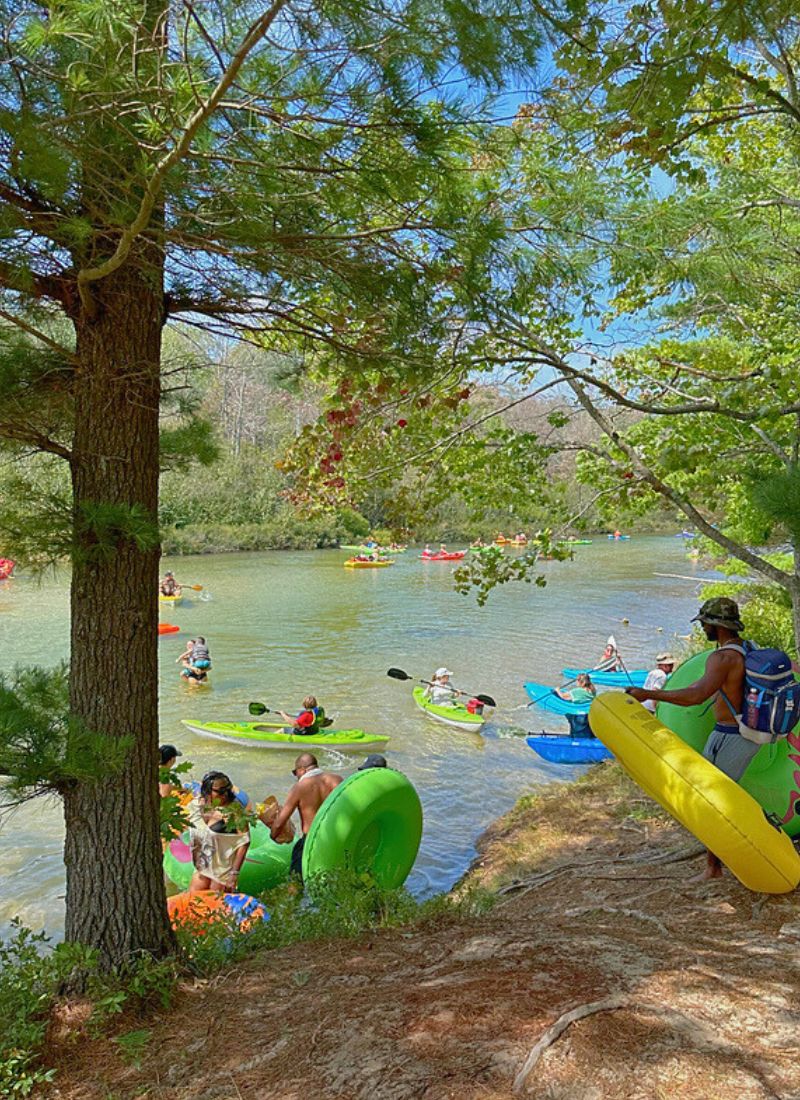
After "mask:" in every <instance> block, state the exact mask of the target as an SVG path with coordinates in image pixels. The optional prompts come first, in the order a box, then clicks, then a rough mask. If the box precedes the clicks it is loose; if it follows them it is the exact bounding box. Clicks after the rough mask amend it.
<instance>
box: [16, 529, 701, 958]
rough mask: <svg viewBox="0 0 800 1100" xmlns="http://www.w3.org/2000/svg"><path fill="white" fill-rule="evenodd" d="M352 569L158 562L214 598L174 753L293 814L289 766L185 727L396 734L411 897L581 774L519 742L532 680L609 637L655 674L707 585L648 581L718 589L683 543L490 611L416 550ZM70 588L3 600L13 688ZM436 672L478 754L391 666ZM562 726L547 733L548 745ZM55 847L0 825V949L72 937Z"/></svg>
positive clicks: (647, 546) (636, 550) (27, 818)
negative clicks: (37, 938) (26, 931)
mask: <svg viewBox="0 0 800 1100" xmlns="http://www.w3.org/2000/svg"><path fill="white" fill-rule="evenodd" d="M345 556H346V555H345V554H344V553H341V552H338V551H333V550H331V551H315V552H298V553H277V552H275V553H262V554H225V555H218V556H209V557H200V558H180V559H177V560H174V561H173V562H171V563H169V562H167V563H165V564H166V567H169V566H170V564H171V565H172V567H173V568H174V569H175V572H176V574H177V576H178V578H179V579H180V580H183V581H185V582H187V583H199V584H202V585H204V586H205V590H204V592H203V593H202V595H200V596H198V595H197V594H195V598H194V599H192V600H191V601H189V600H186V601H185V602H184V603H183V604H182V605H181V606H180V607H178V608H175V609H172V610H171V612H170V618H171V620H172V621H173V622H175V623H177V624H179V625H180V627H181V633H180V634H174V635H166V636H164V637H162V638H161V639H160V641H159V649H160V653H161V740H162V742H166V741H170V742H173V743H175V744H177V745H178V746H179V747H180V748H181V749H182V750H183V752H184V758H185V759H188V760H190V761H192V762H193V763H194V770H193V775H194V776H196V777H199V776H200V775H201V774H202V773H203V772H204V771H206V770H207V769H209V768H211V767H212V766H213V767H219V768H222V769H224V770H226V771H228V772H229V773H230V774H231V776H232V777H233V779H234V781H235V782H236V783H238V784H239V785H240V786H241V787H243V788H244V789H245V790H247V791H248V792H249V793H250V794H251V795H252V796H254V797H257V798H262V797H263V796H264V795H265V794H267V793H269V792H274V793H275V794H277V795H278V797H279V798H282V797H283V795H284V794H285V792H286V790H287V788H288V787H289V785H290V783H291V776H290V774H289V773H290V769H291V767H292V760H293V757H292V754H290V753H286V752H275V751H270V750H265V749H245V748H239V747H238V746H234V745H228V744H222V743H216V742H213V741H209V740H206V739H203V738H200V737H197V736H195V735H193V734H190V733H188V732H187V731H186V730H185V729H184V728H183V727H182V726H181V725H180V719H181V718H196V719H200V720H206V721H214V720H217V721H226V720H234V721H235V720H239V719H246V718H247V717H248V715H247V703H248V702H249V701H250V700H251V699H258V700H261V701H263V702H265V703H266V704H267V705H268V706H270V707H273V708H274V707H275V706H281V707H284V708H288V707H291V708H296V707H297V706H298V705H299V703H300V701H301V700H302V698H303V696H304V695H305V694H307V693H308V692H313V693H314V694H316V695H317V696H318V697H319V699H320V702H321V703H322V704H323V705H324V706H325V708H326V710H327V712H328V714H330V715H333V716H334V717H335V719H336V725H337V726H343V727H346V728H352V727H362V728H364V729H368V730H372V731H375V732H380V733H383V734H389V735H391V742H390V744H389V749H388V751H387V756H388V757H389V761H390V764H391V765H393V766H394V767H397V768H399V769H401V770H402V771H404V772H405V773H406V774H407V775H408V776H409V777H410V778H411V780H412V781H413V783H414V784H415V785H416V787H417V790H418V791H419V794H420V797H421V799H422V803H423V807H424V812H425V831H424V836H423V841H422V849H421V851H420V855H419V858H418V860H417V863H416V866H415V868H414V871H413V873H412V875H411V878H410V879H409V886H410V888H411V890H412V891H413V892H414V893H415V894H418V895H426V894H430V893H433V892H435V891H440V890H445V889H448V888H449V887H450V886H451V885H452V884H453V883H454V882H455V880H456V879H458V878H459V876H460V875H461V874H462V873H463V872H464V870H465V869H466V868H467V866H468V865H469V863H470V861H471V859H472V858H473V856H474V854H475V846H474V845H475V840H476V838H477V837H478V835H479V834H480V833H481V831H482V830H483V829H485V828H486V826H487V825H489V823H490V822H491V821H492V820H493V819H494V818H496V817H497V816H498V815H499V814H501V813H503V812H505V811H506V810H508V809H509V808H510V807H511V806H512V805H513V804H514V802H515V801H516V799H517V798H519V797H520V795H522V794H524V793H525V792H526V791H528V790H529V789H530V788H531V787H532V786H533V785H535V784H539V783H542V782H543V781H553V782H557V781H561V780H564V779H569V778H572V776H573V775H574V774H575V773H574V770H570V769H564V768H559V767H557V766H553V765H548V764H545V763H544V762H543V761H541V760H540V759H539V758H538V757H537V756H536V755H535V754H534V753H533V752H531V750H530V749H529V748H528V747H527V745H526V744H525V741H524V739H523V737H522V733H523V731H524V730H530V729H541V728H542V716H541V715H539V714H537V713H536V712H533V711H527V710H524V709H518V708H520V706H521V705H522V704H524V702H525V695H524V692H523V690H522V682H523V680H526V679H535V680H538V681H542V682H546V683H557V682H559V673H560V669H561V668H562V667H563V666H570V665H578V664H581V663H583V662H586V663H588V664H591V663H593V660H594V659H596V658H597V657H598V656H599V654H600V653H601V651H602V649H603V645H604V643H605V639H606V637H607V635H608V634H609V633H610V632H611V631H613V632H614V634H615V635H616V637H617V640H618V642H619V644H620V647H621V649H622V653H623V655H624V657H625V658H626V659H627V661H628V662H629V665H630V667H640V666H644V665H648V666H649V665H650V663H651V662H652V659H653V657H654V656H655V653H656V652H657V650H659V649H662V648H672V647H674V646H676V645H680V644H681V643H680V642H679V641H677V640H676V635H683V634H686V633H688V630H689V619H690V618H691V616H692V615H693V614H694V613H695V609H696V606H697V601H696V597H695V585H693V584H692V583H691V582H688V581H686V580H677V579H668V578H663V577H658V576H655V575H654V573H655V572H662V573H680V574H685V575H687V576H690V575H695V574H696V575H697V577H698V579H699V578H700V577H703V576H706V575H707V574H704V573H702V571H699V570H697V569H696V567H695V566H694V565H693V564H692V563H690V562H688V561H687V560H686V558H685V547H684V545H683V543H682V540H679V539H677V538H634V539H632V540H631V541H630V542H620V543H609V542H607V540H606V539H605V538H602V539H595V541H594V543H593V544H592V545H591V546H579V547H577V548H576V552H575V560H574V561H573V562H571V563H561V562H546V563H543V565H542V570H543V572H545V573H546V575H547V577H548V584H547V587H546V588H544V589H540V588H537V587H535V586H533V585H527V584H517V585H511V586H508V587H506V588H504V589H502V590H498V591H497V592H495V593H493V594H492V596H491V597H490V599H489V603H488V604H487V606H486V607H484V608H479V607H478V606H477V605H476V603H475V601H474V599H473V598H472V597H464V596H460V595H458V594H457V593H455V592H454V591H453V589H452V580H451V576H450V573H451V564H450V563H436V562H422V561H420V560H419V557H418V551H412V550H409V551H408V552H407V553H405V554H401V555H398V556H397V563H396V565H395V566H394V567H393V568H390V569H376V570H358V571H352V570H349V569H343V568H342V562H343V561H344V559H345ZM67 584H68V579H67V577H66V575H64V576H61V577H57V578H52V577H51V578H49V579H46V580H44V581H42V582H37V581H34V580H32V579H30V578H26V577H25V576H20V577H19V578H17V579H15V580H13V581H12V582H10V583H7V584H0V671H9V670H10V669H11V668H13V667H14V665H18V664H43V665H52V664H54V663H56V662H57V661H59V660H61V659H62V658H64V657H66V656H67V655H68V636H69V635H68V588H67ZM163 617H164V616H162V618H163ZM623 618H626V619H628V620H630V625H623V623H622V622H621V620H622V619H623ZM659 628H660V630H659ZM195 634H204V635H205V636H206V638H207V639H208V641H209V644H210V647H211V653H212V657H213V661H214V671H213V674H212V681H213V686H212V687H211V688H203V689H199V690H193V689H191V688H188V687H186V686H184V684H183V683H181V681H180V680H179V676H178V672H179V666H177V665H176V664H175V658H176V657H177V656H178V654H179V653H180V652H181V651H182V649H183V647H184V644H185V642H186V640H187V638H189V637H190V636H194V635H195ZM440 664H446V665H447V666H448V667H449V668H451V669H452V670H453V671H454V673H455V676H454V682H455V684H456V685H457V686H462V687H464V688H466V689H467V690H469V691H474V692H487V693H489V694H490V695H493V696H494V697H495V698H496V699H497V701H498V704H499V706H498V709H497V711H496V712H495V713H494V716H493V721H492V722H491V724H489V725H487V726H486V727H485V728H484V732H483V735H482V736H480V735H476V734H472V733H466V732H461V731H459V730H455V729H449V728H447V727H445V726H442V725H440V724H438V723H434V722H432V721H431V720H429V719H428V718H426V717H425V715H423V714H422V713H421V712H420V711H419V710H418V709H417V708H416V706H415V705H414V703H413V701H412V698H411V686H412V685H411V684H403V683H398V682H397V681H394V680H390V679H388V678H387V676H386V669H387V668H388V667H389V666H391V665H396V666H400V667H401V668H404V669H406V670H407V671H408V672H410V673H413V674H414V675H416V676H429V675H430V674H431V672H432V671H433V670H434V669H435V668H436V666H437V665H440ZM560 723H561V720H560V719H556V718H551V719H550V720H549V721H548V723H547V728H550V729H558V728H560ZM359 761H360V758H359V757H357V756H341V755H339V754H334V753H331V754H326V755H325V757H324V759H323V761H322V762H323V763H324V764H325V765H327V766H330V767H333V768H335V769H336V770H338V771H340V772H342V773H343V774H349V772H350V771H351V770H352V769H353V768H354V767H355V766H356V765H357V764H358V763H359ZM62 839H63V824H62V820H61V815H60V808H59V806H58V804H57V803H55V802H54V803H50V804H46V803H41V802H39V803H35V804H33V805H29V806H26V807H24V808H23V809H21V810H19V811H17V812H16V813H15V814H14V816H13V817H12V818H11V819H10V820H9V821H6V822H5V823H4V824H3V825H2V829H1V830H0V853H1V854H2V858H0V934H2V932H3V931H4V930H5V929H6V928H7V926H8V922H9V921H10V920H11V918H13V917H14V916H19V917H20V918H21V919H22V921H23V922H24V923H26V924H28V925H30V926H32V927H35V928H42V927H44V928H46V929H47V930H48V931H49V932H51V933H52V934H53V935H54V936H56V937H57V936H59V935H60V934H61V930H62V926H63V899H62V895H63V893H64V873H63V866H62V862H61V850H62Z"/></svg>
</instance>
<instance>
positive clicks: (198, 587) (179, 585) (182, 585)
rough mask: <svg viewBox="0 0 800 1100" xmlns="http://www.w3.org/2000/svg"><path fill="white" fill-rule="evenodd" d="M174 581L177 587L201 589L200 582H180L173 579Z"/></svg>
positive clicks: (192, 589)
mask: <svg viewBox="0 0 800 1100" xmlns="http://www.w3.org/2000/svg"><path fill="white" fill-rule="evenodd" d="M175 583H176V584H177V586H178V588H188V589H189V590H190V591H191V592H202V591H203V586H202V584H181V582H180V581H175Z"/></svg>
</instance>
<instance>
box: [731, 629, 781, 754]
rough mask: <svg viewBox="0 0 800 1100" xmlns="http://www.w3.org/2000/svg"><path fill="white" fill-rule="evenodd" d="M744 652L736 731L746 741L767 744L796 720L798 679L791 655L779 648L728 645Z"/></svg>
mask: <svg viewBox="0 0 800 1100" xmlns="http://www.w3.org/2000/svg"><path fill="white" fill-rule="evenodd" d="M729 648H731V649H737V650H738V651H739V652H740V653H742V654H743V656H744V707H743V710H744V713H743V714H736V713H735V711H734V708H733V707H732V706H731V704H730V702H729V700H728V699H727V698H726V697H725V695H724V693H723V698H724V699H725V702H726V703H728V706H729V707H730V708H731V712H732V713H733V714H734V716H735V718H736V720H737V721H738V723H739V732H740V733H741V735H742V737H745V738H747V740H748V741H754V742H755V743H756V744H757V745H768V744H770V743H771V742H774V741H777V740H778V738H780V737H786V736H787V735H788V734H790V733H791V732H792V730H793V729H794V727H795V726H796V725H797V723H798V722H800V683H798V682H797V680H795V678H794V673H793V672H792V662H791V658H790V657H789V655H788V654H787V653H784V652H783V650H781V649H757V648H755V647H754V646H752V645H748V647H747V648H746V649H745V648H743V647H741V646H730V647H729Z"/></svg>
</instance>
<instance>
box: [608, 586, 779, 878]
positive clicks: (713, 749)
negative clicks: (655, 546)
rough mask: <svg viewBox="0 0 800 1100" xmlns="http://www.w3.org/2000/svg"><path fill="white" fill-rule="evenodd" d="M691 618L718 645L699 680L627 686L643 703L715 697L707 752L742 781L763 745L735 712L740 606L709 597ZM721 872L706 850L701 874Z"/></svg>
mask: <svg viewBox="0 0 800 1100" xmlns="http://www.w3.org/2000/svg"><path fill="white" fill-rule="evenodd" d="M692 622H693V623H694V622H699V623H700V625H701V627H702V628H703V631H704V633H705V636H706V637H707V638H708V640H709V641H710V642H716V645H717V649H716V652H715V653H712V654H711V655H710V656H709V658H708V661H707V662H706V670H705V672H704V673H703V675H702V676H701V677H700V679H699V680H695V682H694V683H693V684H689V685H688V687H685V688H676V689H675V690H673V691H664V690H663V689H661V690H659V689H653V688H636V687H629V688H626V689H625V690H626V692H627V693H628V695H632V696H633V698H634V699H638V700H639V702H640V703H646V702H647V701H648V700H650V699H652V700H653V701H654V702H656V703H674V704H675V706H678V707H694V706H697V705H698V704H699V703H705V702H706V701H707V700H711V701H712V703H713V707H714V718H715V719H716V724H715V726H714V729H713V730H712V731H711V734H710V735H709V738H708V740H707V741H706V744H705V748H704V749H703V756H704V757H705V758H706V760H710V761H711V763H712V764H714V765H715V766H716V767H717V768H719V770H720V771H721V772H724V773H725V775H727V776H728V777H729V778H730V779H733V780H734V782H736V783H738V782H739V780H740V779H741V778H742V776H743V775H744V773H745V770H746V768H747V765H748V764H749V763H750V761H751V760H752V759H753V757H754V756H755V754H756V753H757V752H758V750H759V749H760V747H761V746H760V745H758V744H756V743H755V742H753V741H748V740H747V738H745V737H742V735H741V733H740V732H739V723H738V721H737V720H736V718H735V715H736V714H741V713H742V709H743V705H744V678H745V652H746V651H745V644H744V642H743V640H742V637H741V632H742V630H743V629H744V624H743V623H742V620H741V618H740V616H739V606H738V604H737V603H736V601H735V600H731V599H728V598H727V597H726V596H718V597H717V598H716V599H711V600H706V602H705V603H704V604H703V606H702V607H701V608H700V610H699V612H698V613H697V615H695V617H694V618H693V619H692ZM721 876H722V863H721V861H720V860H719V859H718V858H717V856H715V855H714V853H713V852H707V853H706V869H705V872H704V873H703V874H702V875H701V876H700V877H701V878H702V879H711V878H720V877H721Z"/></svg>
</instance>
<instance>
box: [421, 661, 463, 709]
mask: <svg viewBox="0 0 800 1100" xmlns="http://www.w3.org/2000/svg"><path fill="white" fill-rule="evenodd" d="M452 675H453V674H452V672H451V671H450V669H449V668H445V667H444V666H442V667H441V668H437V669H436V671H435V672H434V674H433V676H432V677H431V682H430V683H429V684H428V686H427V687H426V688H425V697H426V698H427V699H430V701H431V702H432V703H434V704H435V705H436V706H437V707H447V706H454V705H455V700H456V695H457V694H458V692H457V691H456V689H455V688H454V687H451V686H450V677H451V676H452Z"/></svg>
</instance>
